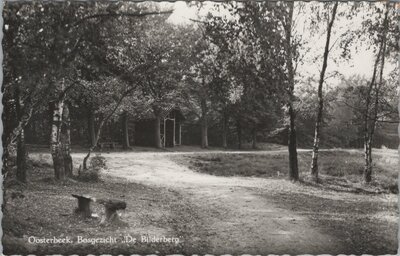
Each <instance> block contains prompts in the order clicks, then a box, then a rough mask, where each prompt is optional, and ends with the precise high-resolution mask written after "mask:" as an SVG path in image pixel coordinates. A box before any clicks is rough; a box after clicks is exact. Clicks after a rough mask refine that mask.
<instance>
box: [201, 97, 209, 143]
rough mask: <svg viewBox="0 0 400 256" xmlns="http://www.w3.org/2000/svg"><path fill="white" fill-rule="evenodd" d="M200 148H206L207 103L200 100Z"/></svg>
mask: <svg viewBox="0 0 400 256" xmlns="http://www.w3.org/2000/svg"><path fill="white" fill-rule="evenodd" d="M201 147H202V148H208V123H207V102H206V100H205V99H202V100H201Z"/></svg>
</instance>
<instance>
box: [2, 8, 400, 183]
mask: <svg viewBox="0 0 400 256" xmlns="http://www.w3.org/2000/svg"><path fill="white" fill-rule="evenodd" d="M191 8H197V9H199V10H200V9H202V8H204V5H203V4H200V3H199V4H191ZM207 8H209V11H208V13H207V14H206V15H198V16H197V17H193V19H191V20H190V21H189V22H186V23H183V24H175V23H174V22H171V21H170V20H169V17H170V16H171V15H172V14H173V8H172V7H171V6H168V5H165V6H163V5H156V4H152V3H140V4H137V3H130V2H115V3H100V2H58V3H50V2H46V3H41V2H32V3H16V2H7V3H6V4H5V7H4V39H3V49H4V64H3V67H4V82H3V87H2V92H3V104H4V106H5V108H4V112H3V123H4V133H3V138H2V139H3V145H4V148H5V151H4V152H5V153H4V155H3V160H4V163H5V164H4V167H3V174H5V175H7V172H10V170H16V175H17V178H18V180H19V181H21V182H27V180H26V172H27V171H29V170H27V159H28V158H29V152H28V150H27V144H42V145H48V147H49V148H50V150H51V155H52V160H53V165H54V171H55V178H56V179H60V180H62V179H65V178H67V177H71V176H73V175H75V174H74V173H75V171H76V170H73V164H72V157H71V153H72V152H73V150H74V147H72V146H71V145H73V146H78V145H79V146H80V147H83V148H85V149H87V155H86V157H85V158H84V161H83V163H82V164H81V169H80V170H79V171H80V172H85V171H86V170H87V169H88V168H89V167H88V165H87V160H88V159H89V158H90V156H91V153H92V152H93V151H95V150H96V149H97V146H98V144H99V142H101V141H102V140H103V141H104V140H109V139H111V140H113V141H117V142H118V143H120V144H121V145H123V147H124V149H126V150H129V146H135V144H134V142H133V144H132V143H129V134H128V135H127V131H128V130H129V129H128V128H127V127H126V126H127V123H128V121H127V120H128V119H130V118H132V119H134V118H136V117H138V116H140V115H141V114H142V113H144V112H146V111H149V110H150V111H152V113H153V115H154V116H155V117H156V119H155V123H156V124H155V125H156V126H157V125H158V126H159V122H160V118H159V116H160V113H161V110H162V109H163V108H165V107H166V106H170V105H174V106H176V107H178V108H179V109H180V110H181V111H182V113H183V114H184V115H185V118H186V120H185V122H184V124H183V127H182V129H183V131H182V132H183V134H182V136H183V139H182V142H183V144H194V145H198V146H199V147H202V148H207V147H209V146H210V147H222V148H226V149H228V148H236V149H243V148H246V147H252V148H253V149H257V143H260V142H274V143H279V144H284V145H287V146H288V151H289V163H288V169H290V172H289V178H290V179H291V180H298V179H299V175H298V173H299V172H298V163H297V161H298V160H297V147H301V148H311V147H312V148H313V154H312V159H310V173H311V174H312V176H313V177H314V178H315V180H316V181H318V150H319V148H320V147H325V148H331V147H341V148H364V152H365V170H364V179H365V182H370V181H371V179H372V176H373V168H372V167H373V159H372V154H371V152H372V148H373V147H383V146H384V147H391V148H395V147H397V145H398V142H397V137H396V136H394V134H395V132H396V129H395V125H396V124H397V123H398V113H397V111H398V110H397V107H396V104H397V100H398V99H397V96H396V95H397V93H398V87H397V86H398V84H397V80H398V71H396V69H395V68H393V67H394V65H395V62H396V56H397V52H398V50H399V45H398V43H397V42H399V35H400V33H399V27H398V26H397V23H398V16H396V9H395V6H394V4H393V3H390V2H387V3H366V2H361V3H345V2H328V3H317V2H307V3H293V2H283V1H282V2H274V3H272V2H269V3H266V2H265V3H261V2H259V3H256V2H245V3H235V2H231V3H220V4H213V5H212V6H208V7H207ZM360 13H361V14H364V16H363V17H362V19H359V23H358V25H357V26H356V27H347V31H346V33H343V34H340V35H338V33H339V32H337V27H338V26H339V24H341V26H342V27H343V24H345V25H344V27H346V24H347V23H346V22H350V21H352V22H356V23H357V22H358V20H357V19H356V17H358V16H359V15H361V14H360ZM299 22H301V23H304V24H302V25H304V26H305V27H306V30H307V31H308V32H309V33H311V34H313V33H314V34H318V33H319V34H320V35H319V36H320V37H319V38H320V39H319V40H320V41H321V42H323V44H322V45H323V47H321V48H317V47H313V46H312V45H311V46H310V45H309V44H308V38H307V36H304V35H302V34H301V33H298V31H299V30H296V28H297V26H299V24H298V23H299ZM333 38H335V40H334V39H333ZM366 49H367V50H368V51H372V52H373V56H374V58H373V61H372V62H371V63H368V64H366V65H369V68H370V69H371V70H372V72H371V73H370V74H369V75H368V76H363V75H359V74H355V75H353V76H347V75H344V74H341V73H340V72H338V71H335V70H330V69H329V67H330V65H333V64H335V65H341V64H340V63H346V62H349V61H350V60H351V59H352V57H353V56H354V55H356V54H359V53H360V51H363V50H366ZM311 62H312V63H317V64H318V65H319V69H318V74H317V75H307V74H304V73H302V72H300V71H299V70H300V69H301V67H302V66H307V65H310V63H311ZM338 63H339V64H338ZM360 69H363V67H360ZM332 81H334V82H332ZM158 126H157V127H158ZM157 131H158V132H157ZM159 132H160V131H159V129H156V132H155V134H154V138H155V141H156V144H155V145H154V147H161V146H162V145H161V142H160V134H159ZM130 144H131V145H130ZM14 164H16V165H17V167H16V168H15V169H12V168H11V167H12V166H13V165H14Z"/></svg>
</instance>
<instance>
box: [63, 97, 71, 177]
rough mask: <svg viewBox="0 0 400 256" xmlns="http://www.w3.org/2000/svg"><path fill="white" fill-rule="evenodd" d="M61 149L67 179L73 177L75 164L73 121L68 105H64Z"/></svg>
mask: <svg viewBox="0 0 400 256" xmlns="http://www.w3.org/2000/svg"><path fill="white" fill-rule="evenodd" d="M61 147H62V152H63V158H64V169H65V175H66V176H67V177H72V176H73V163H72V157H71V119H70V114H69V106H68V104H65V105H64V111H63V114H62V125H61Z"/></svg>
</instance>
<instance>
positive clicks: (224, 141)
mask: <svg viewBox="0 0 400 256" xmlns="http://www.w3.org/2000/svg"><path fill="white" fill-rule="evenodd" d="M223 119H224V120H223V121H222V147H223V148H225V149H226V148H227V147H228V143H227V133H228V131H227V130H228V115H227V113H226V111H224V114H223Z"/></svg>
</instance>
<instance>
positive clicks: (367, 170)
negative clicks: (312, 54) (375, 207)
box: [364, 4, 389, 183]
mask: <svg viewBox="0 0 400 256" xmlns="http://www.w3.org/2000/svg"><path fill="white" fill-rule="evenodd" d="M388 14H389V6H388V4H387V5H386V12H385V18H384V21H383V36H382V40H381V42H380V45H379V51H378V55H377V57H376V60H375V63H374V71H373V73H372V78H371V82H370V84H369V86H368V90H367V95H366V99H365V115H364V160H365V166H364V182H366V183H369V182H371V180H372V143H373V137H374V133H375V127H376V123H377V118H378V108H379V91H380V88H381V86H382V84H383V70H384V64H385V52H386V33H387V29H388ZM379 61H380V62H381V67H380V74H379V83H378V85H377V84H376V76H377V70H378V65H379ZM374 87H375V102H374V112H373V113H372V116H371V117H370V114H371V113H370V109H371V107H372V104H371V99H372V95H371V94H372V92H373V88H374ZM370 119H371V120H370Z"/></svg>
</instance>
